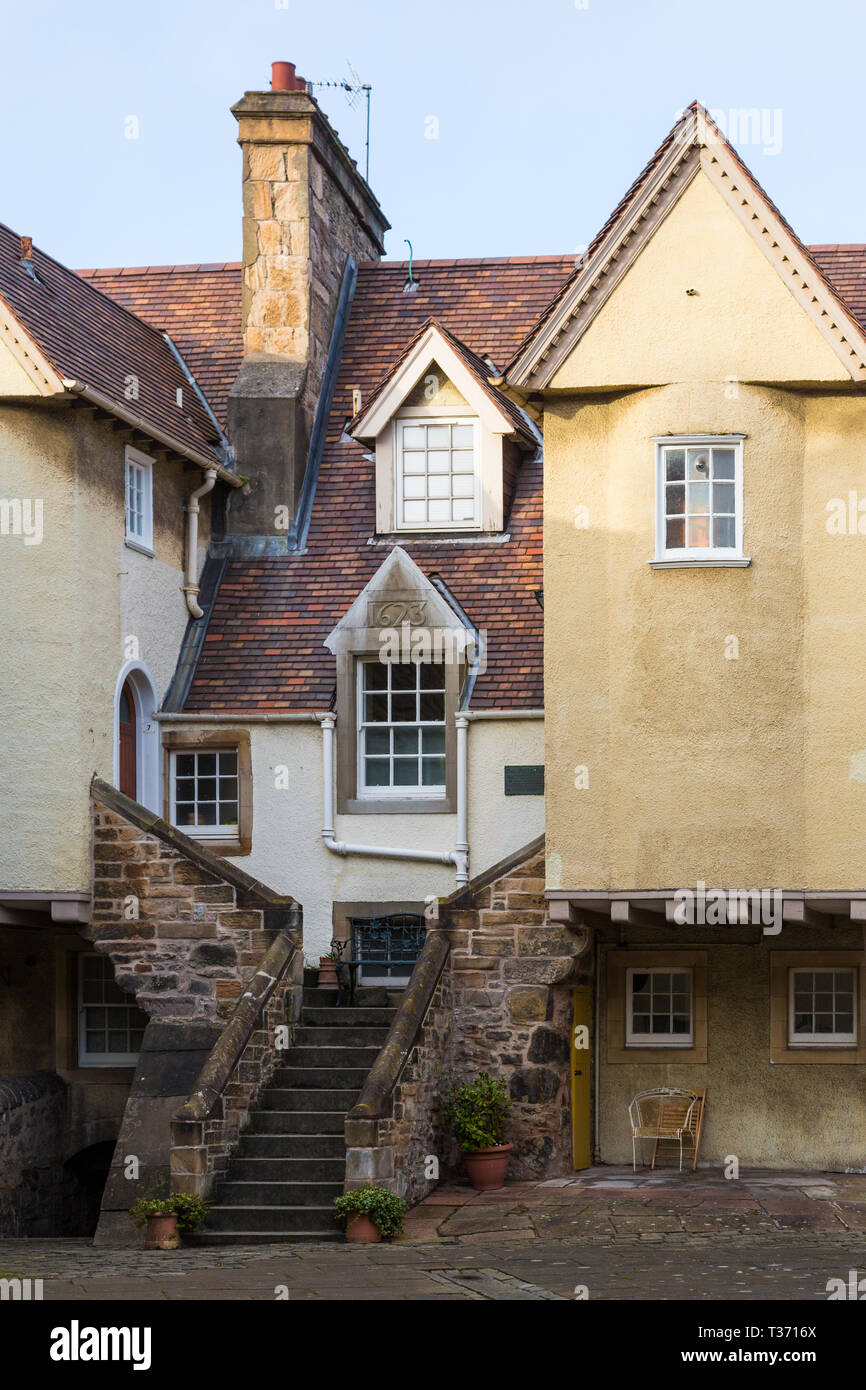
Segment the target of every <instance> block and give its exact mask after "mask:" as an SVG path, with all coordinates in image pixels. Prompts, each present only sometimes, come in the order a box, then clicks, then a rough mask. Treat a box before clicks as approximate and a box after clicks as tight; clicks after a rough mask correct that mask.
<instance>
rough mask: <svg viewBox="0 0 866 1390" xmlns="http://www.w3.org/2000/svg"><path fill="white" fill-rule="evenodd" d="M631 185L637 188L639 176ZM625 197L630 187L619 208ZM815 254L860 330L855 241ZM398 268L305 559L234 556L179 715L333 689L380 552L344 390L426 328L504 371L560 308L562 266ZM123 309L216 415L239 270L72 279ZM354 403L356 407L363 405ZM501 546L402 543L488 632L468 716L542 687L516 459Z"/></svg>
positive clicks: (342, 382)
mask: <svg viewBox="0 0 866 1390" xmlns="http://www.w3.org/2000/svg"><path fill="white" fill-rule="evenodd" d="M638 182H639V181H638ZM631 196H633V190H630V191H629V194H627V195H626V198H625V199H624V200H623V203H624V204H627V202H628V201H629V200H630V197H631ZM811 255H812V256H813V259H814V260H815V262H816V263H817V264H818V266H819V267H820V269H821V270H822V272H823V273H824V274H825V275H826V277H827V278H828V279H829V280H830V281H831V282H832V283H833V284H834V286H835V288H836V290H837V292H838V293H839V294H840V295H842V297H843V298H844V299H845V302H846V303H847V305H848V308H849V311H850V312H851V313H852V314H853V315H855V316H856V317H859V318H860V319H861V321H862V322H863V323H864V327H866V246H855V247H848V246H840V247H837V246H817V247H813V248H812V249H811ZM407 268H408V267H407V263H405V262H404V263H399V262H393V261H392V262H385V263H382V264H366V265H362V266H361V267H360V268H359V274H358V287H357V290H356V293H355V301H354V305H353V309H352V314H351V319H350V323H349V329H348V333H347V338H346V344H345V350H344V354H343V362H342V367H341V370H340V376H339V381H338V384H337V390H336V394H335V398H334V407H333V411H332V416H331V421H330V426H329V430H328V438H327V443H326V446H325V452H324V457H323V460H322V468H321V474H320V477H319V483H318V487H317V491H316V499H315V504H314V507H313V514H312V521H311V526H310V533H309V537H308V543H307V549H306V552H305V553H304V554H292V555H288V556H283V557H274V558H268V559H257V560H235V561H233V562H232V563H231V564H230V565H229V567H228V569H227V571H226V576H225V578H224V580H223V583H222V587H221V589H220V594H219V598H218V601H217V604H216V606H215V611H214V614H213V616H212V619H211V622H210V625H209V628H208V633H207V638H206V641H205V644H204V650H203V654H202V658H201V661H200V663H199V666H198V670H197V672H196V676H195V679H194V681H193V685H192V689H191V692H190V696H189V698H188V700H187V704H186V708H187V709H188V710H191V711H205V710H231V711H243V710H247V711H253V710H262V711H290V710H291V711H313V710H317V709H322V708H327V706H328V705H329V703H330V701H331V698H332V696H333V691H334V664H333V658H332V657H331V656H330V654H329V653H328V652H327V651H326V650H325V648H324V647H323V646H322V643H323V641H324V638H325V637H326V636H327V634H328V633H329V632H330V631H331V629H332V628H333V627H334V626H335V624H336V623H337V622H338V621H339V619H340V618H341V617H342V615H343V613H344V612H345V611H346V609H347V608H348V607H349V605H350V604H351V603H352V601H353V600H354V599H355V598H356V597H357V594H358V593H359V591H360V590H361V589H362V588H363V586H364V584H366V583H367V581H368V580H369V579H370V577H371V576H372V575H373V574H374V573H375V571H376V570H377V569H378V567H379V565H380V564H381V563H382V561H383V560H384V559H385V557H386V556H387V554H388V549H389V544H390V542H389V541H388V540H381V541H379V542H378V543H375V544H371V543H370V541H371V538H372V537H373V536H374V534H375V500H374V481H373V465H372V464H371V463H370V462H369V461H368V460H367V459H365V458H364V453H365V450H364V449H363V448H362V447H361V446H360V445H358V444H356V443H353V442H348V443H340V438H341V435H342V432H343V427H344V425H345V424H346V422H347V421H348V419H349V417H350V415H351V411H352V387H354V386H360V387H361V389H362V392H363V394H364V398H365V401H366V402H369V399H370V396H371V393H372V392H373V390H374V389H375V388H376V387H377V385H378V384H379V383H380V382H381V380H382V379H383V377H384V376H385V375H386V374H387V373H388V372H389V371H390V370H391V369H392V368H393V365H394V363H395V361H396V360H397V359H398V358H399V357H400V356H401V355H402V353H403V352H404V351H405V349H406V347H407V345H408V344H409V343H410V341H411V340H412V338H413V337H414V336H415V335H416V334H417V333H418V331H419V329H420V328H421V327H422V325H423V324H424V323H426V321H427V320H428V319H429V318H435V319H436V320H437V322H438V323H439V324H440V325H441V326H443V327H444V328H445V329H446V330H448V331H449V332H450V333H451V334H453V335H454V336H456V337H457V338H458V339H459V340H460V342H461V343H463V344H465V345H467V346H468V348H469V351H470V352H471V353H473V354H477V355H478V356H479V357H487V356H489V357H490V358H491V359H492V360H493V362H494V363H495V364H496V366H497V367H499V368H502V367H503V366H504V365H505V363H506V362H507V361H508V360H509V359H510V358H511V357H512V356H513V354H514V353H515V351H516V349H517V347H518V345H519V344H520V342H521V341H522V340H523V339H524V338H525V337H526V336H527V335H528V333H529V332H530V330H532V329H534V327H535V326H536V324H537V323H538V319H539V315H541V314H542V313H544V311H545V309H546V308H547V307H548V306H549V305H550V303H551V301H552V300H554V299H555V298H557V297H558V294H559V292H560V290H561V289H562V287H563V285H564V284H565V283H567V281H568V280H569V278H570V276H571V273H572V271H573V268H574V257H573V256H545V257H516V258H514V259H510V260H501V259H490V260H465V261H459V260H458V261H416V262H414V265H413V270H414V273H415V275H416V277H417V279H418V290H417V292H416V293H413V294H404V293H403V285H404V284H405V282H406V277H407ZM82 274H84V275H85V276H87V277H88V278H89V279H92V280H94V281H95V282H96V283H97V284H99V285H100V286H101V287H102V288H103V289H105V290H106V291H107V292H108V293H111V294H112V295H114V294H116V295H117V296H118V298H119V299H120V300H121V302H122V303H124V304H126V305H128V306H129V307H130V308H132V309H134V310H135V312H136V313H139V314H141V315H143V316H144V317H148V316H153V319H154V321H155V322H157V323H159V324H160V325H164V326H166V327H167V328H168V330H169V332H170V333H171V335H172V337H173V338H174V340H175V342H176V343H177V344H178V347H179V348H180V349H181V351H182V352H183V354H184V356H185V357H186V359H187V360H188V362H189V363H190V365H192V366H194V369H195V371H196V374H197V375H198V376H199V378H200V379H201V380H202V381H204V382H207V383H208V386H209V399H210V401H211V404H212V405H213V406H214V408H215V409H216V410H217V413H218V414H220V413H222V410H223V409H224V404H225V397H226V394H227V391H228V387H229V386H230V385H231V382H232V380H233V378H234V375H235V373H236V371H237V369H238V368H239V366H240V361H241V338H240V267H239V266H238V265H234V264H227V265H224V266H221V267H219V266H200V267H199V266H168V267H151V268H140V269H135V270H131V271H125V270H104V271H86V272H82ZM365 408H366V407H365ZM508 534H509V536H510V540H508V541H507V542H495V541H494V542H490V541H475V542H473V541H470V540H466V541H462V540H461V541H459V542H457V543H453V544H452V543H450V542H447V543H446V542H439V543H438V544H437V543H435V542H430V541H416V540H412V539H410V538H408V537H405V538H402V539H401V542H400V543H401V544H403V545H405V547H406V549H407V550H408V551H409V553H410V554H411V555H412V558H413V559H414V560H415V561H416V562H417V563H418V564H419V565H420V567H421V569H422V570H423V571H424V572H425V574H427V575H430V576H433V575H438V576H440V577H441V578H442V579H443V580H444V581H445V583H446V584H447V586H448V588H449V590H450V591H451V592H452V593H453V595H454V597H455V598H456V599H457V601H458V602H459V603H460V604H461V606H462V607H463V608H464V609H465V611H466V613H467V614H468V616H469V618H470V620H471V621H472V622H473V623H474V624H475V625H476V626H478V627H481V628H485V629H486V630H487V634H488V646H489V652H488V666H487V671H486V673H485V674H484V675H483V676H481V677H479V679H478V682H477V684H476V687H475V692H474V696H473V701H472V704H473V707H474V708H502V709H504V708H513V709H518V708H540V707H541V706H542V704H543V686H542V647H541V640H542V611H541V608H540V607H539V605H538V602H537V599H536V594H537V593H538V591H539V590H540V589H541V585H542V574H541V548H542V540H541V469H540V465H538V464H537V463H532V462H525V463H524V464H523V467H522V469H521V472H520V476H519V478H518V483H517V490H516V494H515V498H514V503H513V506H512V508H511V514H510V516H509V518H508Z"/></svg>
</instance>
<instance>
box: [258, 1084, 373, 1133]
mask: <svg viewBox="0 0 866 1390" xmlns="http://www.w3.org/2000/svg"><path fill="white" fill-rule="evenodd" d="M292 1094H293V1095H294V1094H295V1093H294V1092H292ZM347 1113H348V1112H347V1111H346V1110H254V1111H253V1112H252V1113H251V1114H250V1123H249V1128H248V1129H246V1130H245V1131H244V1137H245V1138H251V1139H256V1138H258V1139H270V1138H277V1139H279V1138H284V1139H304V1138H315V1136H316V1135H319V1136H321V1137H323V1138H325V1137H328V1138H330V1137H332V1136H333V1135H335V1134H342V1132H343V1124H344V1122H345V1119H346V1114H347ZM276 1117H279V1121H281V1122H280V1123H278V1122H277V1120H276ZM317 1124H320V1125H321V1129H316V1128H315V1125H317ZM294 1125H297V1126H298V1128H297V1129H294V1128H293V1126H294Z"/></svg>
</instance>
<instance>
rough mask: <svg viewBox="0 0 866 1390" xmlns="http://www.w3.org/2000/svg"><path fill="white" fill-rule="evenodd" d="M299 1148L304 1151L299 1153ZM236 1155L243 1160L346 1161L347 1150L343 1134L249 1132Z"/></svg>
mask: <svg viewBox="0 0 866 1390" xmlns="http://www.w3.org/2000/svg"><path fill="white" fill-rule="evenodd" d="M298 1149H301V1150H303V1151H304V1152H302V1153H298ZM274 1150H276V1152H274ZM235 1156H236V1157H238V1156H239V1157H242V1158H298V1159H301V1158H306V1159H310V1158H314V1159H317V1158H343V1159H345V1156H346V1149H345V1140H344V1138H343V1135H342V1133H336V1134H325V1133H316V1134H251V1133H250V1132H249V1130H247V1131H246V1132H245V1133H244V1134H243V1136H242V1138H241V1141H240V1143H239V1144H238V1147H237V1149H236V1150H235Z"/></svg>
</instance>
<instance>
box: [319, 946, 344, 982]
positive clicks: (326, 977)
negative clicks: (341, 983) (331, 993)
mask: <svg viewBox="0 0 866 1390" xmlns="http://www.w3.org/2000/svg"><path fill="white" fill-rule="evenodd" d="M339 959H340V957H339V956H338V955H337V952H336V951H331V952H329V954H328V955H327V956H319V989H337V987H338V986H337V961H338V960H339Z"/></svg>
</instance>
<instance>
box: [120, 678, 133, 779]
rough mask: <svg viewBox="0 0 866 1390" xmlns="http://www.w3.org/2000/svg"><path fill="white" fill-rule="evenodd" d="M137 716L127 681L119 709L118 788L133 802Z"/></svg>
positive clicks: (130, 684)
mask: <svg viewBox="0 0 866 1390" xmlns="http://www.w3.org/2000/svg"><path fill="white" fill-rule="evenodd" d="M135 715H136V710H135V695H134V694H133V691H132V682H131V681H129V680H125V681H124V682H123V686H122V688H121V691H120V700H119V702H118V709H117V720H118V729H117V741H118V746H117V763H118V767H117V786H118V790H119V791H122V792H124V793H125V795H126V796H131V797H132V799H133V801H135V800H137V799H138V747H137V745H138V734H137V729H136V717H135Z"/></svg>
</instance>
